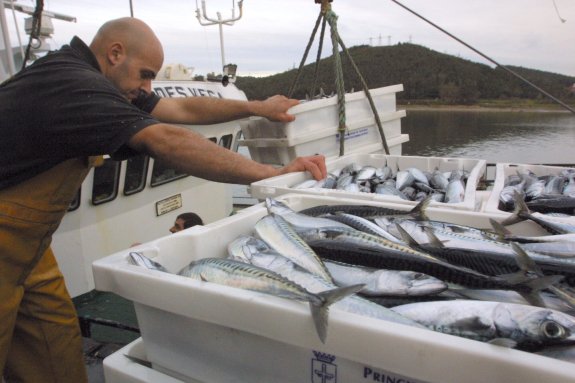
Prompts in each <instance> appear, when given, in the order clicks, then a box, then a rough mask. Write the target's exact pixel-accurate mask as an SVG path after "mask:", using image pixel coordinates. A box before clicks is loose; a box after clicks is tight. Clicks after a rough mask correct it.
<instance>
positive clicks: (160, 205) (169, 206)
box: [156, 194, 182, 217]
mask: <svg viewBox="0 0 575 383" xmlns="http://www.w3.org/2000/svg"><path fill="white" fill-rule="evenodd" d="M181 207H182V195H181V194H176V195H173V196H171V197H168V198H164V199H163V200H161V201H158V202H156V215H157V216H158V217H159V216H161V215H163V214H166V213H169V212H171V211H172V210H176V209H179V208H181Z"/></svg>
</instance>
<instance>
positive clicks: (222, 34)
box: [217, 12, 226, 69]
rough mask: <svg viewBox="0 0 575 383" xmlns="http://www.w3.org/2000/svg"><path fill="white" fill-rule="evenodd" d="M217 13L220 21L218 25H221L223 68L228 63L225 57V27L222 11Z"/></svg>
mask: <svg viewBox="0 0 575 383" xmlns="http://www.w3.org/2000/svg"><path fill="white" fill-rule="evenodd" d="M217 14H218V20H219V21H220V22H219V23H218V26H219V27H220V51H221V52H222V69H223V67H224V66H225V65H226V59H225V57H224V28H223V23H222V15H221V14H220V12H218V13H217Z"/></svg>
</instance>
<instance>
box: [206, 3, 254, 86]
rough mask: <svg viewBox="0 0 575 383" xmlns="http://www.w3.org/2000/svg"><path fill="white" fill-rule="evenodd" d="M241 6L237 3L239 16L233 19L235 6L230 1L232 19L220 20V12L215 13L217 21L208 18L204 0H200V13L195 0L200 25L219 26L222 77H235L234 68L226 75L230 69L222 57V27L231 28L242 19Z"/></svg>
mask: <svg viewBox="0 0 575 383" xmlns="http://www.w3.org/2000/svg"><path fill="white" fill-rule="evenodd" d="M242 4H243V0H240V1H238V8H239V10H240V14H239V16H238V17H235V5H234V2H233V0H232V17H231V18H229V19H225V20H222V15H221V13H220V12H216V15H217V17H218V18H217V19H214V18H210V17H208V15H207V12H206V1H205V0H202V12H201V13H200V8H199V7H198V1H197V0H196V17H197V19H198V21H199V23H200V25H203V26H208V25H216V24H217V25H218V26H219V29H220V51H221V55H222V71H223V73H224V75H228V74H229V75H230V76H232V77H233V76H234V75H235V68H233V72H234V73H228V71H229V70H230V69H232V68H230V66H226V59H225V56H224V31H223V26H224V25H229V26H232V25H234V22H235V21H238V20H239V19H241V18H242ZM204 20H205V21H204Z"/></svg>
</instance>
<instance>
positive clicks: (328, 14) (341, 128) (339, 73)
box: [288, 0, 389, 156]
mask: <svg viewBox="0 0 575 383" xmlns="http://www.w3.org/2000/svg"><path fill="white" fill-rule="evenodd" d="M316 2H318V1H317V0H316ZM322 18H323V23H322V29H321V37H320V42H319V48H318V54H317V58H316V63H315V75H314V80H313V84H312V89H311V91H312V92H311V95H312V97H313V95H314V94H315V87H316V82H317V78H318V72H319V61H320V58H321V50H322V46H323V39H324V34H325V26H326V22H327V23H329V26H330V29H331V41H332V50H333V52H332V54H333V61H334V70H335V85H336V90H337V104H338V116H339V123H338V129H337V130H338V133H339V155H340V156H343V155H344V152H345V133H346V130H347V129H346V125H345V122H346V116H345V86H344V77H343V68H342V63H341V57H340V53H339V46H341V48H342V50H343V52H344V53H345V55H346V57H347V58H348V59H349V61H350V62H351V65H352V67H353V69H354V70H355V72H356V74H357V75H358V77H359V80H360V82H361V85H362V87H363V91H364V93H365V96H366V98H367V100H368V102H369V105H370V107H371V110H372V112H373V115H374V118H375V123H376V125H377V128H378V130H379V135H380V137H381V141H382V143H383V148H384V150H385V153H386V154H389V146H388V145H387V140H386V138H385V134H384V132H383V127H382V125H381V120H380V118H379V114H378V113H377V109H376V108H375V103H374V102H373V99H372V97H371V93H370V92H369V88H368V86H367V83H366V82H365V80H364V78H363V76H362V75H361V73H360V71H359V68H358V67H357V65H356V64H355V62H354V61H353V58H352V57H351V54H350V53H349V51H348V50H347V48H346V46H345V44H344V43H343V41H342V39H341V37H340V36H339V33H338V31H337V18H338V17H337V15H336V14H335V13H334V12H333V11H332V10H331V6H330V5H329V4H328V2H327V1H326V0H322V9H321V11H320V14H319V16H318V18H317V20H316V23H315V27H314V29H313V31H312V34H311V37H310V40H309V42H308V45H307V47H306V50H305V53H304V56H303V58H302V60H301V62H300V65H299V69H298V72H297V74H296V77H295V79H294V81H293V83H292V85H291V87H290V90H289V92H288V96H289V97H291V96H292V94H293V91H294V89H295V86H296V84H297V82H298V81H299V78H300V76H301V73H302V68H303V66H304V64H305V61H306V59H307V55H308V54H309V50H310V48H311V45H312V44H313V40H314V38H315V34H316V33H317V29H318V27H319V22H320V20H321V19H322Z"/></svg>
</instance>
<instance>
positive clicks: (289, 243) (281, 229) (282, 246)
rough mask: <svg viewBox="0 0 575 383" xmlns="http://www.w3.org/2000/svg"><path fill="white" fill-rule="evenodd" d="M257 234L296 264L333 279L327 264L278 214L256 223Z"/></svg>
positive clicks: (327, 279)
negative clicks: (326, 266)
mask: <svg viewBox="0 0 575 383" xmlns="http://www.w3.org/2000/svg"><path fill="white" fill-rule="evenodd" d="M255 231H256V233H257V235H258V236H259V237H260V238H261V239H262V240H263V241H264V242H266V243H267V244H268V245H269V246H270V247H271V248H272V249H274V250H275V251H277V252H278V253H280V254H282V255H284V256H285V257H286V258H288V259H290V260H291V261H292V262H293V263H295V264H296V265H298V266H300V267H302V268H304V269H305V270H308V271H309V272H310V273H313V274H316V275H318V276H320V277H322V278H324V279H325V280H326V281H330V282H331V281H332V279H331V276H330V275H329V272H328V271H327V269H326V268H325V265H324V264H323V263H322V261H321V260H320V259H319V257H318V256H317V254H316V253H315V252H314V251H313V250H312V249H311V247H309V245H308V244H307V243H305V242H304V241H303V240H302V239H301V237H300V236H299V235H298V234H297V233H296V231H295V230H294V229H293V228H292V227H291V226H290V224H289V223H287V222H286V220H285V219H284V218H282V217H281V216H280V215H277V214H274V213H272V214H269V215H266V216H265V217H263V218H262V219H260V220H259V221H258V222H257V223H256V225H255Z"/></svg>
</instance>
